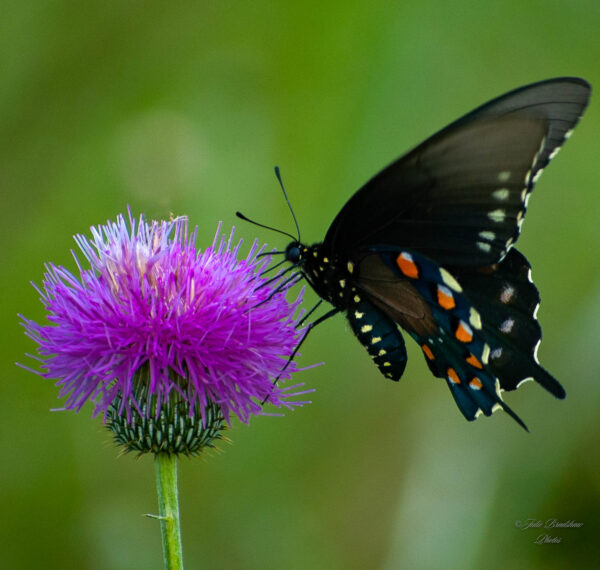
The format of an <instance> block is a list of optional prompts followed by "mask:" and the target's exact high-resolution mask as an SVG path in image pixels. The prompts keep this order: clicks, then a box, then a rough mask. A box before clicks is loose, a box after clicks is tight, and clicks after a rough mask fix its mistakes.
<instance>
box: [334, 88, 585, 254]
mask: <svg viewBox="0 0 600 570" xmlns="http://www.w3.org/2000/svg"><path fill="white" fill-rule="evenodd" d="M589 94H590V86H589V85H588V84H587V83H586V82H585V81H584V80H582V79H577V78H558V79H552V80H548V81H544V82H540V83H536V84H533V85H529V86H526V87H522V88H520V89H517V90H515V91H512V92H510V93H508V94H506V95H504V96H501V97H499V98H497V99H495V100H493V101H491V102H489V103H487V104H485V105H483V106H481V107H479V108H477V109H475V110H474V111H472V112H471V113H469V114H468V115H465V116H464V117H462V118H461V119H459V120H457V121H455V122H454V123H452V124H451V125H449V126H448V127H446V128H445V129H443V130H442V131H440V132H438V133H437V134H435V135H434V136H432V137H431V138H429V139H428V140H426V141H425V142H424V143H422V144H421V145H419V146H418V147H416V148H415V149H414V150H412V151H411V152H409V153H408V154H406V155H405V156H403V157H401V158H400V159H398V160H397V161H396V162H394V163H392V164H391V165H390V166H388V167H387V168H385V169H384V170H383V171H382V172H380V173H379V174H378V175H376V176H375V177H374V178H372V179H371V180H370V181H369V182H367V183H366V184H365V185H364V186H363V187H362V188H361V189H360V190H359V191H358V192H357V193H356V194H354V196H353V197H352V198H351V199H350V200H349V201H348V202H347V204H346V205H345V206H344V207H343V208H342V210H341V211H340V213H339V214H338V216H337V217H336V218H335V220H334V221H333V223H332V224H331V226H330V228H329V230H328V232H327V235H326V237H325V240H324V242H323V251H324V253H325V254H330V255H334V253H335V254H337V255H340V256H342V257H346V258H349V259H353V258H354V257H355V256H356V254H357V252H358V251H360V250H365V249H368V247H369V246H371V245H376V244H385V245H391V246H395V245H401V246H402V247H406V248H409V249H411V250H413V251H416V252H419V253H421V254H423V255H425V256H427V257H429V258H431V259H433V260H435V261H437V262H438V263H440V264H442V265H450V266H475V265H491V264H494V263H497V262H498V261H499V260H500V259H502V257H503V256H504V255H506V252H507V251H508V249H510V247H511V246H512V244H513V243H514V242H515V241H516V239H517V237H518V234H519V230H520V225H521V223H522V220H523V216H524V214H525V209H526V206H527V200H528V198H529V193H530V192H531V190H532V188H533V185H534V184H535V182H536V181H537V179H538V177H539V175H540V174H541V171H542V169H543V168H544V167H545V166H546V165H547V164H548V162H549V160H550V159H551V158H552V157H553V156H554V155H555V154H556V152H557V151H558V149H559V148H560V146H561V145H562V144H563V142H564V140H565V139H566V138H568V136H569V134H570V132H571V131H572V129H573V127H574V126H575V125H576V124H577V121H578V120H579V118H580V117H581V115H582V113H583V110H584V109H585V107H586V105H587V102H588V99H589Z"/></svg>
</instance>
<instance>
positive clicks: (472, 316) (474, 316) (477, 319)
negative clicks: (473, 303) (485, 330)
mask: <svg viewBox="0 0 600 570" xmlns="http://www.w3.org/2000/svg"><path fill="white" fill-rule="evenodd" d="M469 322H470V323H471V325H472V326H473V328H476V329H480V328H481V315H480V314H479V313H478V312H477V311H476V310H475V309H474V308H473V307H471V309H470V311H469Z"/></svg>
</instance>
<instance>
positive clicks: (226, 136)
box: [0, 0, 600, 570]
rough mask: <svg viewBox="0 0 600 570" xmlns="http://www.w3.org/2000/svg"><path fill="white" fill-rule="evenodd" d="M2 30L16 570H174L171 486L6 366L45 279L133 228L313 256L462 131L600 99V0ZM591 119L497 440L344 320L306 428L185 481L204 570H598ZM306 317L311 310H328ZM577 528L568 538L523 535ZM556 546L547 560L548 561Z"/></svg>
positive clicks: (237, 8)
mask: <svg viewBox="0 0 600 570" xmlns="http://www.w3.org/2000/svg"><path fill="white" fill-rule="evenodd" d="M1 8H2V10H1V12H2V16H1V18H0V192H1V200H2V202H1V205H2V207H1V208H0V216H1V223H0V239H1V243H2V244H3V246H4V249H3V254H2V259H3V262H2V264H1V266H0V275H1V283H0V286H1V289H2V294H1V295H0V303H1V307H2V310H1V315H2V319H3V321H2V325H3V326H2V327H1V329H0V331H1V333H0V334H2V342H1V343H0V350H1V351H2V355H1V358H0V367H1V376H2V382H0V399H1V401H2V408H1V411H0V446H1V447H0V448H1V450H2V456H3V459H2V466H1V468H0V514H1V518H0V520H1V522H0V525H1V528H0V566H1V567H2V568H8V569H13V568H19V569H20V568H77V569H79V568H82V569H94V570H95V569H105V568H106V569H113V568H115V569H137V568H142V569H145V568H148V569H159V568H160V567H161V551H160V540H159V530H158V526H157V523H156V521H153V520H150V519H147V518H144V517H143V516H142V514H143V513H148V512H155V511H156V497H155V489H154V479H153V477H154V475H153V465H152V460H151V459H150V458H148V457H146V458H142V459H140V460H136V459H135V458H134V457H132V456H126V457H119V453H118V451H117V449H116V448H115V447H114V446H113V445H112V443H111V438H110V435H109V434H108V432H107V431H106V430H105V429H104V428H103V426H102V422H101V421H100V419H96V420H91V419H90V415H91V408H90V407H87V408H85V409H84V411H83V412H82V413H80V414H79V415H77V414H74V413H50V412H49V409H50V408H53V407H57V406H59V405H60V403H59V402H58V401H57V400H56V395H57V390H56V388H54V386H53V384H52V382H50V381H46V382H45V381H42V380H41V379H39V378H38V377H36V376H34V375H32V374H30V373H27V372H26V371H24V370H22V369H19V368H17V367H16V366H15V364H14V363H15V361H21V362H23V361H24V356H23V354H24V353H25V352H31V351H33V350H34V345H33V343H32V342H31V341H29V340H28V339H27V338H25V336H24V335H23V331H22V329H21V327H20V326H19V324H18V318H17V312H20V313H23V314H25V315H27V316H28V317H30V318H34V319H38V320H41V319H42V318H43V311H42V306H41V304H40V302H39V300H38V294H37V293H36V292H35V291H34V290H33V288H32V287H30V286H29V282H30V281H32V280H33V281H36V282H38V283H39V282H40V280H41V276H42V272H43V263H44V262H45V261H48V260H52V261H54V262H56V263H63V264H66V265H67V266H68V267H70V268H73V262H72V259H71V256H70V253H69V250H70V248H72V247H74V242H73V240H72V235H73V234H75V233H86V232H87V231H88V228H89V226H91V225H93V224H98V223H102V222H104V221H105V220H107V219H114V217H115V216H116V215H117V214H118V213H120V212H123V211H125V209H126V206H127V205H128V204H130V205H131V207H132V209H133V211H134V212H136V213H137V212H140V211H143V212H145V213H147V214H148V215H150V216H153V217H166V216H168V215H169V213H170V212H174V213H176V214H188V215H189V217H190V220H191V223H192V224H198V225H199V227H200V231H199V244H200V245H205V244H206V245H208V244H209V243H210V241H211V239H212V236H213V233H214V231H215V228H216V224H217V222H218V221H219V220H223V222H224V224H225V227H226V228H229V227H230V226H231V225H233V224H235V225H236V226H237V227H238V229H237V235H238V237H244V238H245V239H246V240H247V241H248V242H250V241H251V240H252V239H253V238H254V237H255V236H258V237H259V238H260V239H261V240H262V241H268V242H269V244H270V245H272V246H275V247H279V248H281V247H282V246H284V245H285V244H286V240H285V238H281V237H280V236H277V235H276V234H272V233H268V232H265V231H262V230H257V229H256V228H255V227H252V226H250V225H248V224H243V223H240V222H239V220H236V218H235V217H234V212H235V210H238V209H239V210H241V211H243V212H245V213H246V214H247V215H249V216H251V217H255V218H257V219H259V220H260V221H263V222H266V223H271V224H273V225H275V226H278V227H280V228H284V229H287V230H292V227H293V226H292V222H291V219H290V216H289V213H288V211H287V209H286V205H285V203H284V201H283V199H282V196H281V193H280V191H279V189H278V186H277V183H276V180H275V177H274V176H273V173H272V172H273V171H272V168H273V166H274V165H275V164H278V165H280V166H281V168H282V172H283V176H284V180H285V182H286V186H287V189H288V192H289V195H290V198H291V200H292V203H293V205H294V208H295V211H296V214H297V216H298V219H299V221H300V224H301V228H302V235H303V238H304V239H306V240H307V241H317V240H319V239H321V238H322V237H323V236H324V233H325V230H326V228H327V226H328V224H329V223H330V221H331V220H332V219H333V217H334V215H335V214H336V212H337V211H338V209H339V208H340V207H341V205H342V204H343V203H344V202H345V201H346V199H347V198H348V197H349V196H350V195H351V194H352V192H353V191H354V190H355V189H357V188H358V187H359V186H360V185H361V184H362V183H363V182H364V181H365V180H366V179H368V178H369V177H370V176H371V175H372V174H374V173H375V172H376V171H377V170H378V169H380V168H381V167H383V166H384V165H386V164H387V163H388V162H389V161H391V160H392V159H394V158H395V157H397V156H398V155H399V154H401V153H402V152H404V151H406V150H408V149H409V148H410V147H412V146H413V145H415V144H417V143H418V142H420V141H421V140H423V139H424V138H425V137H426V136H428V135H430V134H432V133H433V132H434V131H436V130H437V129H439V128H441V127H442V126H444V125H445V124H447V123H448V122H450V121H451V120H453V119H455V118H457V117H458V116H459V115H460V114H462V113H464V112H467V111H469V110H470V109H472V108H473V107H475V106H476V105H478V104H480V103H483V102H484V101H486V100H487V99H489V98H491V97H494V96H496V95H499V94H501V93H503V92H505V91H507V90H509V89H512V88H514V87H517V86H520V85H522V84H525V83H529V82H532V81H536V80H540V79H544V78H548V77H553V76H558V75H579V76H582V77H584V78H586V79H587V80H588V81H590V82H591V83H592V84H593V85H595V86H600V63H599V62H600V38H599V35H598V33H599V29H600V3H599V2H598V1H597V0H571V1H564V2H560V1H555V2H553V1H548V0H545V1H537V0H536V1H530V2H526V3H524V2H521V1H511V2H500V3H493V4H492V3H486V2H467V1H459V2H447V1H445V0H437V1H434V2H422V3H409V2H406V3H399V2H396V3H393V2H389V3H388V2H378V1H373V2H369V3H362V4H353V3H348V2H329V3H326V4H323V3H321V2H303V3H302V6H300V5H299V3H298V4H292V3H289V4H286V3H275V2H272V3H271V2H265V1H261V0H259V1H254V2H248V3H241V2H238V3H232V2H172V3H166V2H125V1H121V2H74V1H73V2H21V1H12V2H11V1H3V2H2V3H1ZM598 109H599V101H598V99H597V97H594V96H593V97H592V104H591V107H590V108H589V109H588V111H587V114H586V116H585V117H584V119H583V121H582V122H581V124H580V125H579V127H578V128H577V130H576V132H575V134H574V136H573V137H572V139H571V140H570V141H569V143H568V144H567V145H566V147H565V149H564V150H563V151H562V152H561V153H560V155H559V157H558V159H557V160H555V161H554V162H553V164H552V165H551V166H550V167H549V168H548V169H547V171H546V172H545V173H544V175H543V177H542V179H541V180H540V183H539V184H538V188H537V189H536V191H535V195H534V197H533V199H532V201H531V202H530V210H529V213H528V216H527V221H526V223H525V225H524V233H523V236H522V238H521V239H520V244H519V245H520V249H521V250H522V251H524V252H525V253H526V255H527V256H528V258H529V259H530V261H531V262H532V264H533V267H534V277H535V279H536V284H537V285H538V287H539V289H540V291H541V292H542V297H543V303H542V307H541V310H540V313H539V317H540V320H541V322H542V324H543V326H544V331H545V337H544V342H543V344H542V346H541V349H540V358H541V360H542V363H543V364H544V365H545V366H546V367H547V368H548V369H549V370H550V371H551V372H552V373H553V374H554V375H556V377H557V378H558V379H560V381H561V382H562V383H563V384H564V385H565V387H566V389H567V392H568V397H567V399H566V400H565V401H563V402H559V401H557V400H554V399H553V398H552V397H551V396H550V395H549V394H547V393H545V391H544V390H543V389H541V388H540V387H539V386H536V385H534V384H533V383H528V384H527V385H526V386H525V387H523V388H522V389H521V390H519V391H518V392H513V393H510V394H507V398H506V399H507V401H508V402H509V404H510V405H511V406H512V407H513V408H514V409H515V410H516V411H517V412H518V413H519V414H520V415H521V416H522V417H523V419H524V420H525V421H526V423H527V424H528V425H529V427H530V429H531V433H530V434H527V433H525V432H523V430H521V429H520V428H519V427H518V426H517V425H516V424H515V422H513V421H512V420H511V419H510V418H509V417H508V416H507V415H506V414H502V413H498V414H495V415H494V417H493V418H491V419H487V418H483V419H480V420H478V421H477V422H475V423H468V422H466V421H465V420H464V419H463V418H462V416H461V414H460V413H459V411H458V410H457V408H456V406H455V404H454V402H453V399H452V398H451V396H450V394H449V392H448V390H447V388H446V387H445V386H444V383H443V382H441V381H440V380H436V379H434V378H433V377H432V376H431V375H430V374H429V372H428V370H427V368H426V366H425V364H424V362H423V358H422V356H421V354H420V352H419V350H418V349H417V347H416V346H413V344H414V343H409V344H410V347H409V357H410V362H409V365H408V367H407V371H406V373H405V376H404V378H403V379H402V381H401V382H400V384H399V385H397V384H394V383H391V382H387V381H385V380H384V379H383V377H382V376H381V375H380V374H379V372H378V371H377V370H376V369H375V368H374V367H373V365H372V363H371V361H370V359H369V357H368V356H367V354H366V352H365V351H364V350H363V349H362V348H361V347H360V346H359V344H358V343H357V341H356V340H355V339H354V338H353V337H352V335H351V334H350V332H349V330H348V327H347V325H346V324H345V322H344V320H343V318H342V317H337V318H335V319H332V320H331V321H329V322H328V323H326V324H324V325H322V327H320V330H319V329H317V331H316V332H315V333H314V336H312V337H311V338H310V340H309V341H308V342H307V344H306V346H305V347H303V351H302V352H303V354H302V358H301V362H302V363H303V364H309V363H313V362H319V361H322V360H325V361H326V362H327V364H326V366H323V367H319V368H317V369H313V370H310V371H307V372H305V373H302V374H301V375H300V376H298V377H297V378H299V379H301V380H303V381H305V382H306V383H307V384H308V385H310V386H311V387H316V388H317V391H316V393H315V394H314V396H313V404H312V405H311V406H309V407H306V408H304V409H300V410H297V411H295V412H293V413H290V414H288V415H287V416H286V417H284V418H269V417H262V418H255V419H254V420H253V421H252V423H251V425H250V426H246V425H235V426H234V429H232V430H231V431H230V433H229V436H230V438H231V439H232V441H233V443H232V444H231V445H225V446H223V447H222V451H223V452H222V453H215V454H212V455H211V456H208V457H205V458H202V459H198V460H192V461H187V460H183V461H182V462H181V469H180V483H181V509H182V524H183V540H184V555H185V561H186V563H187V565H186V566H187V568H190V569H192V568H213V569H241V570H245V569H249V570H251V569H252V570H253V569H271V568H277V569H279V568H286V569H313V568H315V569H351V570H352V569H367V570H369V569H385V570H395V569H403V568H410V569H412V568H432V569H437V568H461V569H471V568H489V569H494V568H506V567H511V568H544V569H548V568H550V569H554V568H556V569H558V568H591V567H594V566H595V565H596V564H598V562H599V559H600V556H599V546H598V540H597V537H598V532H599V531H600V520H599V512H600V479H599V476H598V473H599V472H600V456H599V454H598V449H599V443H600V442H599V439H600V430H599V429H598V428H599V422H598V406H599V404H600V383H599V382H598V380H599V376H600V358H599V355H598V352H597V345H598V339H599V338H600V271H599V263H598V254H599V251H600V247H599V245H600V230H599V227H600V225H599V221H600V192H599V191H598V156H599V154H600V143H599V139H598V131H599V130H600V113H599V111H598ZM308 300H309V301H312V300H314V296H313V295H312V293H311V294H310V295H309V297H308ZM528 518H535V519H540V520H542V521H545V520H546V519H550V518H556V519H559V520H561V521H564V520H574V521H578V522H582V523H583V524H584V526H583V527H581V528H578V529H565V530H548V531H546V530H544V529H528V530H524V531H521V530H519V529H518V528H516V526H515V523H516V521H522V520H525V519H528ZM546 532H547V533H548V534H549V535H550V536H558V537H560V538H561V540H562V541H561V543H560V544H546V545H537V544H535V543H534V541H535V539H536V538H537V536H538V535H539V534H543V533H546Z"/></svg>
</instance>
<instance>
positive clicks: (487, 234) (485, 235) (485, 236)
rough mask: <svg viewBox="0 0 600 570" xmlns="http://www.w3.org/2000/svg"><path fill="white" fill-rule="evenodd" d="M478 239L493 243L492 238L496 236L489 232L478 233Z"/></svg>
mask: <svg viewBox="0 0 600 570" xmlns="http://www.w3.org/2000/svg"><path fill="white" fill-rule="evenodd" d="M479 237H480V238H481V239H487V240H488V241H493V240H494V238H495V237H496V234H495V233H494V232H490V231H483V232H479Z"/></svg>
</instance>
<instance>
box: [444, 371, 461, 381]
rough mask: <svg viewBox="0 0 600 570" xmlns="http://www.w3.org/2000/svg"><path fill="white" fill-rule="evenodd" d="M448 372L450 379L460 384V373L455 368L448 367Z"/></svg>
mask: <svg viewBox="0 0 600 570" xmlns="http://www.w3.org/2000/svg"><path fill="white" fill-rule="evenodd" d="M446 374H447V375H448V380H450V382H452V384H460V378H459V377H458V374H457V373H456V370H454V368H448V370H447V371H446Z"/></svg>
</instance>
